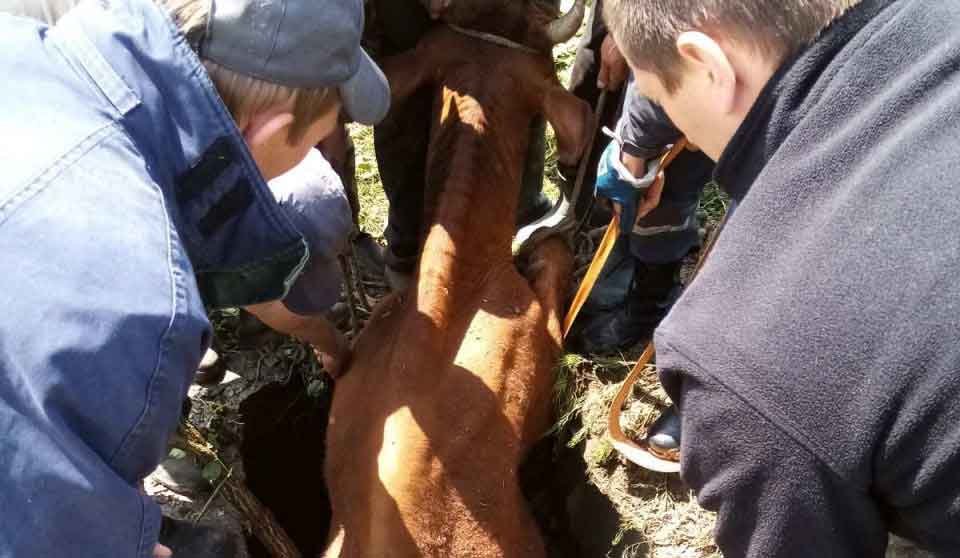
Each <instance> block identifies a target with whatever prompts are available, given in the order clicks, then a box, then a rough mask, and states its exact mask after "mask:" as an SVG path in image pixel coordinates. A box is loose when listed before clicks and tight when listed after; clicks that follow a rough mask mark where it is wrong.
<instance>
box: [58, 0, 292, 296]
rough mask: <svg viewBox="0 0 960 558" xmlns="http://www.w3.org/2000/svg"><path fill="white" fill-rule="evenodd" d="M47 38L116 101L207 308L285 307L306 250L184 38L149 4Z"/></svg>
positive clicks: (84, 7) (80, 9)
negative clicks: (272, 303) (280, 301)
mask: <svg viewBox="0 0 960 558" xmlns="http://www.w3.org/2000/svg"><path fill="white" fill-rule="evenodd" d="M51 38H52V39H53V40H54V41H56V42H58V46H59V45H62V48H60V49H59V50H60V51H61V53H62V54H63V56H65V57H66V58H67V59H68V60H69V61H70V62H71V63H72V65H73V66H74V67H77V68H80V69H82V71H83V72H85V73H86V75H87V77H89V78H90V80H91V81H92V82H93V83H94V84H95V85H96V86H97V87H98V88H99V89H100V91H101V92H102V93H103V95H104V96H105V97H106V98H107V100H109V101H110V106H112V107H113V108H114V109H115V111H116V114H115V115H114V117H115V118H116V119H117V121H118V122H119V123H120V124H121V125H122V126H123V127H124V128H125V130H126V131H127V134H128V135H129V137H130V138H131V140H132V141H133V143H134V145H135V147H136V149H137V150H139V154H140V156H142V157H143V159H144V160H145V162H146V164H147V167H148V168H147V172H149V173H150V175H151V176H152V178H153V179H154V180H156V182H157V183H158V184H160V186H161V188H162V189H163V190H164V196H165V198H166V200H167V208H168V212H169V213H170V214H171V217H172V218H173V220H174V222H175V223H176V224H177V233H178V234H179V236H180V239H181V241H182V243H183V245H184V246H185V247H186V250H187V252H188V255H189V257H190V260H191V263H192V265H193V268H194V272H195V273H196V276H197V283H198V285H199V287H200V290H201V294H202V295H203V298H204V302H205V303H206V304H207V305H208V306H212V307H222V306H236V305H247V304H253V303H257V302H263V301H266V300H273V299H277V298H282V297H283V296H285V295H286V293H287V292H288V290H289V288H290V285H291V284H292V283H293V281H294V280H295V279H296V276H297V275H299V273H300V271H301V270H302V269H303V266H304V264H305V263H306V259H307V257H308V254H307V245H306V242H305V241H304V240H303V238H302V236H301V235H300V233H299V232H298V231H297V230H296V228H294V226H293V225H292V224H291V222H290V221H289V220H288V219H287V217H286V215H285V214H284V213H283V210H282V209H281V208H280V206H279V205H278V204H277V202H276V201H275V200H274V198H273V195H272V193H271V192H270V190H269V189H268V188H267V184H266V182H265V181H264V179H263V176H262V175H261V174H260V172H259V170H258V169H257V167H256V164H255V163H254V161H253V158H252V156H251V154H250V152H249V150H248V148H247V146H246V143H245V142H244V140H243V137H242V136H241V134H240V131H239V130H238V129H237V127H236V124H235V123H234V121H233V118H232V117H231V116H230V114H229V112H228V111H227V109H226V107H225V106H224V104H223V102H222V101H221V99H220V96H219V95H218V94H217V91H216V89H215V88H214V86H213V84H212V82H211V81H210V78H209V77H208V75H207V73H206V71H205V69H204V68H203V65H202V64H201V62H200V60H199V58H198V57H197V56H196V54H195V53H194V51H193V50H192V49H191V48H190V46H189V44H188V43H187V41H186V39H185V38H184V36H183V35H182V34H180V33H179V31H178V30H177V29H176V27H175V26H174V23H173V21H172V20H171V19H170V17H169V16H168V15H167V14H166V13H165V12H164V11H163V10H162V9H161V8H160V7H159V6H157V5H156V4H155V3H154V2H153V1H152V0H99V1H97V2H82V3H80V4H79V5H78V6H77V7H76V8H75V9H73V10H71V11H70V12H69V13H68V14H67V15H66V16H64V17H63V19H61V20H60V22H59V23H58V24H57V26H56V28H54V29H53V30H52V31H51Z"/></svg>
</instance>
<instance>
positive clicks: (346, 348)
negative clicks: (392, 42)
mask: <svg viewBox="0 0 960 558" xmlns="http://www.w3.org/2000/svg"><path fill="white" fill-rule="evenodd" d="M333 331H334V336H335V337H336V347H337V348H336V350H335V351H331V350H329V349H327V350H323V349H321V348H320V347H318V346H316V345H314V346H313V352H314V354H316V355H317V360H319V361H320V364H322V365H323V370H324V371H325V372H326V373H327V374H329V375H330V377H331V378H333V379H334V380H336V379H337V378H339V377H341V376H343V373H344V372H346V371H347V368H348V367H349V366H350V357H351V352H350V344H349V343H348V342H347V338H346V337H344V336H343V334H342V333H340V332H339V331H338V330H336V329H334V330H333Z"/></svg>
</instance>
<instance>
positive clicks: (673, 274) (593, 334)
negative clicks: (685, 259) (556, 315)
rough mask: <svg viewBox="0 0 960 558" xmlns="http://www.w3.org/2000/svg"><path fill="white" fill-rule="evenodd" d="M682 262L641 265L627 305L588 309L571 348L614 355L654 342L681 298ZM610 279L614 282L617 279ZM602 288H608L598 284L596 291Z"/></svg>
mask: <svg viewBox="0 0 960 558" xmlns="http://www.w3.org/2000/svg"><path fill="white" fill-rule="evenodd" d="M681 263H682V262H680V261H676V262H671V263H667V264H643V263H639V262H637V263H636V264H635V267H634V270H633V277H632V280H631V281H630V283H629V288H628V290H627V293H626V296H625V297H624V300H623V302H622V303H620V304H618V305H616V306H615V307H613V308H609V309H602V310H591V309H587V308H585V310H584V312H583V313H582V314H581V316H580V317H579V318H578V319H577V321H576V322H575V325H574V329H573V331H572V332H571V335H570V338H569V339H570V343H569V346H570V348H571V349H573V350H576V351H578V352H580V353H587V354H610V353H616V352H619V351H624V350H627V349H630V348H631V347H633V346H634V345H636V344H637V343H639V342H640V341H644V340H648V339H650V338H651V336H652V335H653V330H654V329H655V328H656V327H657V325H658V324H659V323H660V320H662V319H663V318H664V316H666V315H667V312H669V311H670V307H671V306H673V303H674V301H675V300H676V299H677V297H678V296H679V295H680V291H681V285H680V266H681ZM609 277H610V280H611V281H613V280H615V277H616V276H615V275H610V276H609ZM602 281H603V279H601V282H602ZM600 289H604V286H602V285H601V284H600V283H599V282H598V284H597V286H596V287H595V289H594V290H595V291H598V290H600ZM591 298H593V296H592V295H591Z"/></svg>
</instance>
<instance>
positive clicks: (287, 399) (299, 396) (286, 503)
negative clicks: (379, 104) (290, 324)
mask: <svg viewBox="0 0 960 558" xmlns="http://www.w3.org/2000/svg"><path fill="white" fill-rule="evenodd" d="M330 396H331V393H330V390H326V391H325V392H324V393H323V394H321V395H320V396H319V397H317V398H313V397H308V396H307V392H306V389H305V388H304V386H303V383H302V382H301V381H300V376H299V375H298V374H297V375H294V378H293V379H291V381H290V382H289V383H288V384H287V385H279V384H275V385H270V386H267V387H265V388H263V389H261V390H260V391H259V392H257V393H256V394H254V395H253V396H251V397H249V398H247V400H246V401H244V402H243V403H242V404H241V406H240V413H241V415H242V416H243V421H244V429H243V446H242V448H241V452H242V453H243V465H244V469H245V471H246V474H247V482H248V484H249V486H250V490H251V491H253V493H254V494H256V495H257V497H258V498H259V499H260V501H261V502H263V504H264V505H266V506H267V507H268V508H270V510H271V511H272V512H273V514H274V516H276V518H277V521H278V522H279V523H280V525H281V526H283V528H284V529H285V530H286V531H287V534H288V535H290V538H292V539H293V541H294V543H295V544H296V545H297V547H298V548H299V549H300V552H301V553H302V555H303V556H309V557H312V556H317V555H318V554H319V553H320V552H321V551H322V550H323V546H324V543H325V542H326V538H327V531H328V529H329V526H330V502H329V500H328V498H327V490H326V485H325V484H324V479H323V456H324V449H325V438H326V428H327V418H328V416H329V414H330ZM249 542H250V545H249V546H250V556H251V558H270V556H269V554H268V553H267V552H266V550H265V549H264V548H263V547H262V546H261V545H260V544H259V543H258V542H257V541H255V540H251V541H249Z"/></svg>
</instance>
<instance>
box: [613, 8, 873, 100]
mask: <svg viewBox="0 0 960 558" xmlns="http://www.w3.org/2000/svg"><path fill="white" fill-rule="evenodd" d="M859 2H860V0H606V2H605V6H604V12H603V16H604V20H605V21H606V22H607V26H608V28H609V29H610V32H611V33H612V34H613V37H614V39H615V40H616V42H617V44H618V45H619V46H620V48H621V49H622V50H623V54H624V55H625V56H626V57H627V59H628V60H630V61H631V62H632V63H633V64H636V65H639V66H640V67H642V68H644V69H648V70H650V71H652V72H653V73H654V74H655V75H657V77H659V78H660V80H661V81H662V82H663V84H664V87H665V88H666V89H667V91H669V92H672V91H674V90H675V89H676V87H677V85H679V76H680V70H681V64H682V63H683V61H682V60H681V58H680V55H679V53H678V52H677V48H676V41H677V37H679V36H680V35H681V34H682V33H684V32H686V31H694V30H700V31H704V32H706V33H709V32H710V30H711V29H722V30H724V31H725V32H727V33H729V34H730V35H731V39H733V40H735V41H737V42H739V43H741V44H746V45H751V46H753V47H755V48H756V49H757V50H758V51H759V52H762V53H764V54H768V55H770V56H773V57H780V58H782V57H785V56H789V55H791V54H793V53H795V52H797V51H798V50H799V49H801V48H803V47H805V46H807V45H809V44H810V43H811V42H813V40H814V39H816V38H817V36H818V35H819V34H820V32H821V31H823V30H824V29H826V28H827V27H828V26H829V25H830V23H831V22H833V21H834V20H835V19H837V18H838V17H840V15H842V14H843V13H844V12H845V11H846V10H847V9H849V8H850V7H852V6H854V5H856V4H857V3H859Z"/></svg>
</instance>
